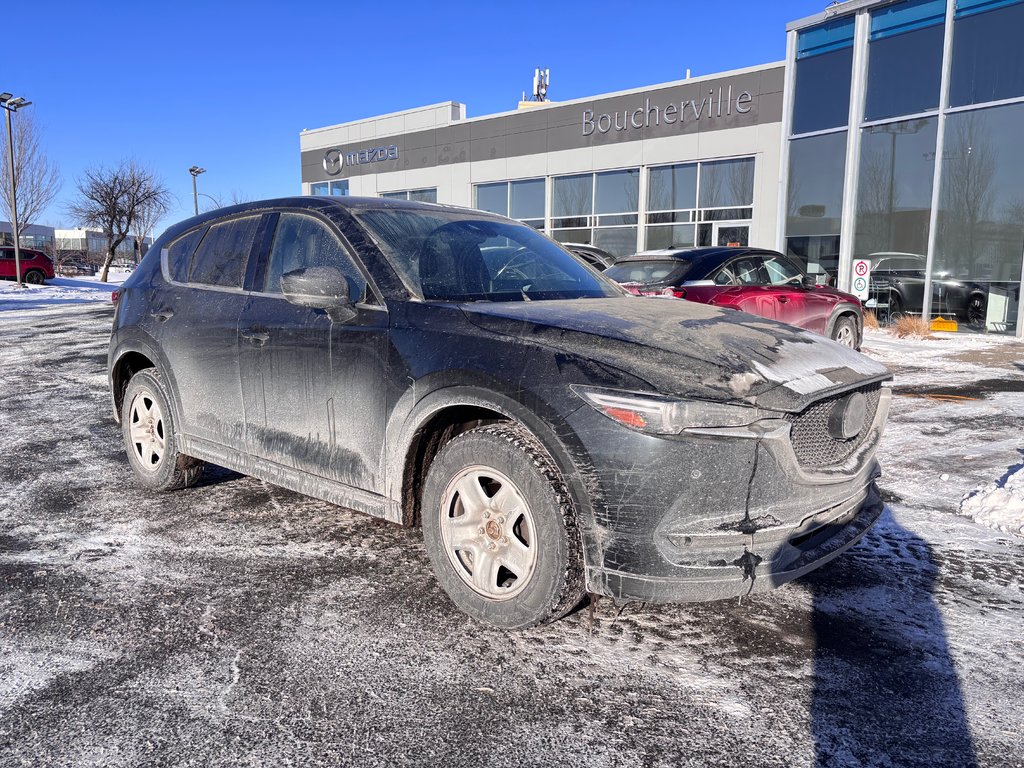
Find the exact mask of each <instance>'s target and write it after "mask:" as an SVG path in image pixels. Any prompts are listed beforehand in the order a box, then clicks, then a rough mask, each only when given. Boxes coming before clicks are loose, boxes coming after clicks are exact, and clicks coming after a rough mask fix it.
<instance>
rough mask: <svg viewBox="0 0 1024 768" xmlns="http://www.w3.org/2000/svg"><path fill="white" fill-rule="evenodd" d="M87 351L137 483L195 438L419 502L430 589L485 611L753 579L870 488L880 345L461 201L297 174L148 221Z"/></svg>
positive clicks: (547, 614) (852, 518) (320, 479)
mask: <svg viewBox="0 0 1024 768" xmlns="http://www.w3.org/2000/svg"><path fill="white" fill-rule="evenodd" d="M109 373H110V386H111V392H112V395H113V404H114V413H115V417H116V418H117V419H118V420H119V421H120V423H121V425H122V428H123V433H124V440H125V444H126V447H127V453H128V458H129V461H130V463H131V466H132V468H133V470H134V472H135V475H136V476H137V477H138V479H139V481H140V482H141V483H142V484H143V485H145V486H146V487H148V488H151V489H154V490H169V489H174V488H181V487H184V486H187V485H189V484H191V483H193V482H195V480H196V479H197V477H198V476H199V474H200V472H201V471H202V466H203V462H212V463H215V464H218V465H221V466H224V467H228V468H231V469H234V470H237V471H239V472H242V473H245V474H249V475H253V476H256V477H259V478H262V479H264V480H266V481H268V482H271V483H276V484H278V485H281V486H284V487H287V488H291V489H294V490H296V491H299V492H302V493H305V494H309V495H311V496H315V497H318V498H321V499H325V500H328V501H331V502H334V503H337V504H339V505H343V506H345V507H348V508H351V509H356V510H361V511H363V512H366V513H369V514H372V515H378V516H380V517H384V518H386V519H388V520H391V521H394V522H395V523H400V524H403V525H408V526H422V529H423V536H424V539H425V542H426V547H427V551H428V553H429V556H430V559H431V561H432V565H433V568H434V571H435V573H436V575H437V578H438V580H439V581H440V583H441V586H442V587H443V588H444V589H445V591H446V592H447V593H448V594H449V595H450V596H451V598H452V600H453V601H454V602H455V603H456V604H457V605H458V606H459V607H460V608H462V609H463V610H465V611H466V612H468V613H469V614H471V615H473V616H475V617H477V618H478V619H480V620H483V621H485V622H488V623H491V624H494V625H498V626H503V627H524V626H529V625H532V624H536V623H539V622H543V621H546V620H550V619H553V618H556V617H558V616H560V615H562V614H564V613H565V612H566V611H568V610H570V609H571V608H572V607H573V606H574V605H576V604H577V603H578V601H579V600H580V599H581V596H582V595H583V593H584V591H585V590H589V591H590V592H592V593H597V594H602V595H610V596H614V597H616V598H621V599H625V600H643V601H654V602H659V601H662V602H663V601H687V600H705V599H713V598H721V597H726V596H734V595H739V594H746V593H749V592H752V591H753V592H756V591H761V590H765V589H769V588H771V587H773V586H776V585H779V584H782V583H784V582H786V581H789V580H791V579H793V578H795V577H797V576H800V575H801V574H803V573H806V572H808V571H810V570H811V569H813V568H815V567H817V566H819V565H821V564H822V563H824V562H826V561H827V560H829V559H831V558H832V557H834V556H835V555H837V554H838V553H840V552H841V551H843V550H844V549H846V548H847V547H849V546H850V545H852V544H853V543H854V542H855V541H857V540H858V538H860V536H861V535H862V534H863V533H864V532H865V530H866V529H867V528H868V527H869V526H870V525H871V524H872V523H873V522H874V521H875V519H876V518H877V517H878V516H879V514H880V513H881V509H882V504H881V501H880V499H879V495H878V492H877V489H876V487H875V483H874V481H875V478H876V477H877V476H878V474H879V468H878V464H877V462H876V461H875V459H874V454H875V449H876V447H877V445H878V441H879V438H880V437H881V434H882V428H883V425H884V422H885V417H886V412H887V409H888V404H889V391H888V389H887V387H886V386H884V382H885V380H886V379H887V378H888V376H889V374H888V372H887V371H886V370H885V368H883V367H882V366H880V365H878V364H877V363H875V362H873V361H871V360H870V359H868V358H867V357H864V356H862V355H860V354H859V353H857V352H855V351H853V350H851V349H847V348H844V347H841V346H839V345H837V344H834V343H833V342H831V341H828V340H825V339H822V338H821V337H819V336H816V335H813V334H810V333H808V332H805V331H801V330H798V329H796V328H792V327H789V326H785V325H781V324H778V323H775V322H772V321H769V320H762V319H758V318H754V317H752V316H750V315H745V314H741V313H738V312H732V311H728V310H721V309H716V308H714V307H709V306H706V305H702V304H697V303H691V302H682V301H669V300H665V301H657V300H650V299H639V298H634V297H632V296H630V295H628V294H626V293H624V292H623V291H622V289H620V288H619V287H618V286H617V285H615V283H613V282H611V281H610V280H608V279H606V278H604V277H602V276H601V275H600V274H599V273H598V272H596V271H594V270H593V269H592V268H590V267H588V266H587V265H585V264H584V263H582V261H580V260H578V259H577V258H575V257H574V256H572V255H570V254H569V253H568V252H567V251H565V250H563V249H562V248H561V247H560V246H558V245H557V244H555V243H553V242H552V241H551V240H549V239H547V238H546V237H544V236H543V235H541V234H539V233H537V232H536V231H534V230H533V229H531V228H529V227H527V226H524V225H521V224H518V223H516V222H513V221H510V220H508V219H505V218H502V217H499V216H493V215H490V214H485V213H480V212H476V211H470V210H466V209H461V208H450V207H444V206H437V205H428V204H422V203H411V202H405V201H393V200H381V199H357V198H344V199H338V198H316V197H301V198H288V199H281V200H270V201H264V202H257V203H247V204H244V205H240V206H234V207H232V208H225V209H221V210H218V211H214V212H212V213H209V214H205V215H203V216H199V217H196V218H193V219H189V220H187V221H184V222H182V223H181V224H178V225H176V226H174V227H171V228H170V229H169V230H168V231H167V232H166V233H164V235H163V236H162V237H160V239H159V240H158V241H157V242H156V243H155V245H154V247H153V248H152V249H151V250H150V251H149V252H148V254H147V255H146V257H145V259H143V262H142V264H141V265H140V266H139V268H138V269H136V270H135V272H134V273H133V274H132V276H131V277H130V278H129V279H128V280H127V281H125V283H124V285H123V288H122V290H121V292H120V298H119V301H118V306H117V312H116V316H115V320H114V329H113V335H112V337H111V341H110V353H109Z"/></svg>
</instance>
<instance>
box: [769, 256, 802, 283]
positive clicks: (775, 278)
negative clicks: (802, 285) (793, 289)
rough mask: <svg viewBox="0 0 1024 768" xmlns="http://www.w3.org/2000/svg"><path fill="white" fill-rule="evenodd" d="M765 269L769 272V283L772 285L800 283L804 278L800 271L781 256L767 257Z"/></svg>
mask: <svg viewBox="0 0 1024 768" xmlns="http://www.w3.org/2000/svg"><path fill="white" fill-rule="evenodd" d="M764 268H765V270H767V272H768V282H769V283H771V284H772V285H790V284H793V283H799V282H800V280H801V279H802V278H803V275H802V274H801V273H800V270H799V269H797V268H796V267H794V266H793V265H792V264H790V263H789V262H788V261H786V260H785V259H783V258H780V257H779V256H765V257H764Z"/></svg>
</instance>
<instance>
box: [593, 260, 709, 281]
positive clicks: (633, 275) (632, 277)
mask: <svg viewBox="0 0 1024 768" xmlns="http://www.w3.org/2000/svg"><path fill="white" fill-rule="evenodd" d="M689 269H690V262H688V261H683V260H680V259H665V260H661V261H620V262H619V263H618V264H613V265H612V266H610V267H608V269H606V270H605V272H604V274H605V275H607V276H608V277H610V278H611V279H612V280H614V281H616V282H617V283H640V284H641V285H646V284H648V283H664V282H666V281H672V282H675V281H678V280H681V279H682V278H683V275H685V274H686V273H687V271H689Z"/></svg>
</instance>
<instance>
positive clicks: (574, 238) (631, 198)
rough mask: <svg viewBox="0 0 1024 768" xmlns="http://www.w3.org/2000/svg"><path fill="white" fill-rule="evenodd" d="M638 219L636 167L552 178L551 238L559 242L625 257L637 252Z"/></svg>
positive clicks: (637, 173)
mask: <svg viewBox="0 0 1024 768" xmlns="http://www.w3.org/2000/svg"><path fill="white" fill-rule="evenodd" d="M639 218H640V169H639V168H626V169H624V170H619V171H604V172H601V173H582V174H575V175H572V176H555V177H553V178H552V179H551V236H552V237H553V238H554V239H555V240H558V241H559V242H562V243H585V244H588V245H595V246H597V247H598V248H603V249H604V250H606V251H608V252H609V253H611V254H612V255H614V256H628V255H629V254H632V253H636V251H637V225H638V222H639Z"/></svg>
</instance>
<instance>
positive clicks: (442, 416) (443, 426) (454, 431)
mask: <svg viewBox="0 0 1024 768" xmlns="http://www.w3.org/2000/svg"><path fill="white" fill-rule="evenodd" d="M551 417H552V418H551V419H549V420H548V421H545V419H544V418H542V417H540V416H538V415H537V413H535V412H534V411H533V410H531V409H530V408H528V407H526V406H525V405H523V404H522V403H520V402H518V401H516V400H513V399H512V398H510V397H507V396H505V395H501V394H499V393H497V392H495V391H493V390H487V389H482V388H478V387H474V386H452V387H445V388H443V389H439V390H435V391H434V392H431V393H430V394H429V395H427V396H426V397H424V398H422V399H421V400H419V401H418V402H417V403H416V404H415V406H413V407H412V409H411V411H410V412H409V414H408V415H407V416H406V417H405V420H404V425H403V427H402V428H401V430H400V431H399V434H398V437H397V438H396V439H395V440H394V441H393V443H392V444H391V446H389V450H388V455H389V456H390V457H394V459H393V460H389V467H388V477H387V488H388V495H389V496H391V498H397V499H399V500H400V501H401V505H402V524H403V525H406V526H416V525H418V524H419V522H420V514H421V511H420V495H421V492H422V487H423V481H424V479H425V478H426V475H427V472H428V471H429V469H430V465H431V463H432V461H433V459H434V457H436V456H437V453H438V452H439V451H440V450H441V448H443V447H444V445H446V444H447V443H448V442H449V441H450V440H452V439H453V438H454V437H455V436H456V435H459V434H461V433H462V432H465V431H467V430H469V429H472V428H474V427H476V426H482V425H484V424H492V423H498V422H512V423H516V424H519V425H520V426H522V427H523V428H524V429H526V430H527V431H528V432H529V433H530V434H532V435H533V436H534V437H535V438H536V439H537V440H538V441H539V442H540V443H541V445H542V446H543V447H544V449H545V450H546V451H547V452H548V453H549V454H550V455H551V457H552V458H553V459H554V462H555V466H556V467H557V469H558V471H559V472H560V473H561V475H562V479H563V481H564V482H565V485H566V487H567V488H569V491H570V494H571V495H572V497H573V504H574V506H575V507H576V511H577V513H578V514H583V513H584V509H589V507H587V506H586V503H587V502H586V499H585V498H584V497H583V496H582V494H581V493H580V489H579V488H575V489H574V488H573V485H574V482H573V481H574V480H575V479H576V478H578V477H579V468H578V467H577V466H576V464H575V462H573V461H572V459H571V458H570V455H569V452H568V451H567V450H566V446H565V443H564V441H563V438H562V437H560V436H559V435H558V433H557V432H556V431H555V429H553V428H552V427H551V426H550V421H551V420H554V414H551Z"/></svg>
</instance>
